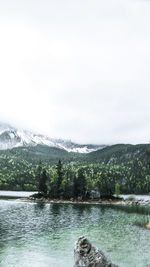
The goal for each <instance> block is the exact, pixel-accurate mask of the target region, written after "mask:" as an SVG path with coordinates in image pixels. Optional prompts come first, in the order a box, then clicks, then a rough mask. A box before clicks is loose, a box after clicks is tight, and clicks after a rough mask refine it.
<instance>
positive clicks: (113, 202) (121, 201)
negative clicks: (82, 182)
mask: <svg viewBox="0 0 150 267" xmlns="http://www.w3.org/2000/svg"><path fill="white" fill-rule="evenodd" d="M23 200H27V201H32V202H42V203H60V204H64V203H66V204H95V205H123V206H124V205H126V206H150V200H144V199H138V200H137V199H135V200H128V199H99V200H83V201H81V200H74V199H70V200H64V199H50V198H46V197H41V198H36V197H33V196H31V197H29V198H23Z"/></svg>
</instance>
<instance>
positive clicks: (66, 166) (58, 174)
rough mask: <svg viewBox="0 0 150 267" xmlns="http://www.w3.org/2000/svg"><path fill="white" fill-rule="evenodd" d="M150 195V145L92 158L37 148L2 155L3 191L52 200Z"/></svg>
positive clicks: (91, 155) (119, 147)
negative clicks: (37, 193) (31, 193)
mask: <svg viewBox="0 0 150 267" xmlns="http://www.w3.org/2000/svg"><path fill="white" fill-rule="evenodd" d="M116 188H118V189H119V191H120V193H128V194H130V193H135V194H147V193H150V145H136V146H134V145H113V146H108V147H105V148H103V149H101V150H98V151H95V152H91V153H89V154H80V153H71V152H70V153H69V152H67V151H65V150H63V149H58V148H54V147H53V148H50V147H47V146H42V145H37V146H33V147H18V148H13V149H10V150H1V151H0V190H31V191H32V190H35V191H37V190H38V191H43V192H44V193H48V194H49V196H50V197H52V198H60V197H61V198H66V199H68V198H72V197H73V198H77V197H80V196H82V197H87V196H88V194H89V192H90V191H91V190H96V191H99V192H100V194H101V195H112V194H114V193H115V190H116Z"/></svg>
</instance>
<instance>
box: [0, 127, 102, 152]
mask: <svg viewBox="0 0 150 267" xmlns="http://www.w3.org/2000/svg"><path fill="white" fill-rule="evenodd" d="M35 145H46V146H49V147H57V148H60V149H64V150H66V151H68V152H75V153H90V152H93V151H96V150H99V149H102V148H104V147H106V145H93V144H77V143H74V142H72V141H71V140H63V139H58V138H57V139H55V138H50V137H48V136H46V135H42V134H36V133H34V132H31V131H27V130H24V129H17V128H15V127H13V126H10V125H9V124H5V123H0V150H7V149H12V148H15V147H21V146H35Z"/></svg>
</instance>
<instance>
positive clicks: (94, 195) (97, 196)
mask: <svg viewBox="0 0 150 267" xmlns="http://www.w3.org/2000/svg"><path fill="white" fill-rule="evenodd" d="M90 199H92V200H94V199H100V193H99V192H98V191H95V190H91V191H90Z"/></svg>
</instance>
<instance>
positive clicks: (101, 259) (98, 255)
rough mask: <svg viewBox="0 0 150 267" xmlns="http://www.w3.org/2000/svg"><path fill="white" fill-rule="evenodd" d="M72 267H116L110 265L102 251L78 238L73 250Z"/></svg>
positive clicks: (86, 240) (115, 266) (83, 238)
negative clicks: (73, 263) (73, 260)
mask: <svg viewBox="0 0 150 267" xmlns="http://www.w3.org/2000/svg"><path fill="white" fill-rule="evenodd" d="M74 258H75V265H74V267H118V266H117V265H115V264H113V263H111V262H110V261H109V260H108V259H107V258H106V257H105V255H104V253H103V252H102V251H100V250H99V249H97V248H96V247H95V246H93V245H92V244H91V243H90V242H89V241H88V239H87V238H85V237H84V236H81V237H79V238H78V240H77V242H76V244H75V248H74Z"/></svg>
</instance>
